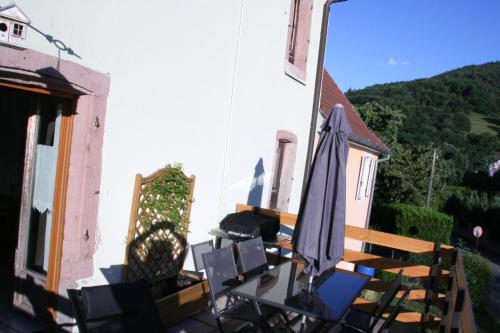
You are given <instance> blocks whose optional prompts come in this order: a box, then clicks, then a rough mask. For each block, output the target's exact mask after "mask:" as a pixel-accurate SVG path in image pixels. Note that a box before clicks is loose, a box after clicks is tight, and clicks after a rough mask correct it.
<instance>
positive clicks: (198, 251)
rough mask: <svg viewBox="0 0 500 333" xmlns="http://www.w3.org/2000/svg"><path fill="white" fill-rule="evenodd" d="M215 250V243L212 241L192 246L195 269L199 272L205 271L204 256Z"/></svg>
mask: <svg viewBox="0 0 500 333" xmlns="http://www.w3.org/2000/svg"><path fill="white" fill-rule="evenodd" d="M213 250H214V242H213V241H212V240H209V241H206V242H202V243H198V244H194V245H191V252H192V253H193V261H194V269H195V270H196V271H197V272H199V271H201V270H202V269H205V265H204V264H203V258H202V255H203V254H204V253H207V252H212V251H213Z"/></svg>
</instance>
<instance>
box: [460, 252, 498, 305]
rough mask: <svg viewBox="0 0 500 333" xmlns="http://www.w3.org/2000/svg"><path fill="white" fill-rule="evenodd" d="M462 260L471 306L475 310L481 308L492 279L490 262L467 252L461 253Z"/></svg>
mask: <svg viewBox="0 0 500 333" xmlns="http://www.w3.org/2000/svg"><path fill="white" fill-rule="evenodd" d="M462 260H463V263H464V270H465V276H466V279H467V284H468V287H469V293H470V297H471V300H472V305H473V306H474V307H475V308H477V309H479V308H482V307H483V306H484V305H485V301H486V295H487V291H488V288H489V286H490V283H491V280H492V278H493V272H492V270H491V266H490V262H489V261H488V260H486V259H485V258H483V257H481V256H480V255H478V254H474V253H471V252H467V251H463V252H462Z"/></svg>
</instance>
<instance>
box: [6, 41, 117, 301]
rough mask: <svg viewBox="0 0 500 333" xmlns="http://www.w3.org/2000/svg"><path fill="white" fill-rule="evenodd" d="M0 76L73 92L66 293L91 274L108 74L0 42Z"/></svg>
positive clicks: (62, 278)
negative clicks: (78, 281) (73, 109)
mask: <svg viewBox="0 0 500 333" xmlns="http://www.w3.org/2000/svg"><path fill="white" fill-rule="evenodd" d="M0 79H3V80H11V81H12V80H17V81H16V82H18V84H22V85H33V84H39V83H41V84H45V85H46V86H47V87H48V89H49V90H50V89H52V90H56V91H61V92H66V93H68V92H69V93H71V94H74V96H75V99H74V101H75V114H74V115H73V133H72V137H71V153H70V161H69V175H68V187H67V198H66V210H65V213H64V219H65V225H64V241H63V257H62V258H61V276H60V282H59V294H60V295H63V296H64V297H65V295H66V289H67V288H73V287H75V284H76V282H75V281H76V280H79V279H83V278H86V277H89V276H91V275H92V274H93V267H94V265H93V258H94V252H95V242H96V239H95V235H96V231H97V213H98V205H99V189H100V184H101V166H102V143H103V136H104V123H105V121H104V120H105V114H106V99H107V96H108V94H109V86H110V77H109V76H108V75H105V74H102V73H99V72H96V71H93V70H91V69H88V68H85V67H83V66H81V65H78V64H75V63H72V62H70V61H66V60H59V59H57V58H55V57H52V56H49V55H46V54H43V53H39V52H36V51H33V50H20V49H13V48H9V47H5V46H0ZM72 87H73V88H74V87H78V89H77V90H74V89H73V88H72ZM96 119H97V121H96ZM97 123H98V124H99V125H98V126H96V124H97Z"/></svg>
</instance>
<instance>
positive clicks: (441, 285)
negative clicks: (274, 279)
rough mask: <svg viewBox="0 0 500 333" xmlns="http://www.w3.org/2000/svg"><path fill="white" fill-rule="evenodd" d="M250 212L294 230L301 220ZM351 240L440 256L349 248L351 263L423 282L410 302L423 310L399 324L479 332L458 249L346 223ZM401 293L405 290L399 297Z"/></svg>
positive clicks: (367, 304)
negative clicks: (405, 256) (427, 259)
mask: <svg viewBox="0 0 500 333" xmlns="http://www.w3.org/2000/svg"><path fill="white" fill-rule="evenodd" d="M246 210H250V211H258V213H259V214H263V215H268V216H275V217H278V218H279V219H280V223H281V224H282V225H285V226H289V227H294V226H295V223H296V220H297V216H296V215H294V214H289V213H284V212H280V211H275V210H269V209H263V208H256V207H253V206H248V205H243V204H238V205H237V206H236V211H237V212H241V211H246ZM345 237H346V238H350V239H354V240H358V241H362V242H364V243H367V244H373V245H378V246H382V247H386V248H389V249H392V250H396V251H400V252H405V253H410V254H417V255H424V254H428V255H430V256H431V257H433V258H434V264H432V265H431V266H427V265H419V264H415V263H412V262H409V261H404V260H398V259H393V258H388V257H383V256H379V255H374V254H368V253H362V252H359V251H353V250H350V249H345V254H344V261H345V262H349V263H352V264H355V265H363V266H366V267H371V268H375V269H376V270H378V271H384V272H390V273H398V271H399V270H400V269H403V275H404V276H406V277H408V278H415V279H419V280H420V282H421V283H419V284H418V285H419V286H420V287H418V288H415V289H414V290H412V292H411V293H410V297H409V300H410V301H413V302H418V303H421V306H417V307H413V308H418V309H421V310H418V311H417V310H411V311H410V310H404V311H402V312H401V313H400V314H399V316H398V317H397V321H398V322H400V323H404V324H407V325H418V326H419V327H420V328H421V329H422V331H423V330H425V329H426V328H429V329H434V330H439V332H465V333H469V332H476V331H477V330H476V325H475V321H474V314H473V312H472V304H471V300H470V296H469V291H468V289H467V283H466V281H465V273H464V267H463V262H462V259H461V256H460V253H459V251H458V250H457V249H455V248H454V247H453V246H450V245H439V244H435V243H433V242H428V241H423V240H418V239H414V238H409V237H403V236H398V235H394V234H390V233H385V232H380V231H375V230H369V229H364V228H359V227H354V226H349V225H346V228H345ZM279 245H280V246H281V247H282V248H283V249H291V248H292V244H291V243H290V242H289V241H282V242H280V243H279ZM443 263H446V267H447V269H443V268H441V267H442V266H443ZM388 285H389V283H388V282H386V281H383V280H381V279H377V278H372V279H371V280H370V282H369V283H368V285H367V289H368V290H372V291H376V292H381V291H385V290H386V289H387V287H388ZM401 294H402V291H401V292H400V294H399V295H401ZM355 304H356V306H358V307H360V308H364V309H367V310H368V309H370V308H371V307H373V306H374V305H375V303H374V302H371V301H368V300H366V299H362V298H358V299H357V300H356V301H355Z"/></svg>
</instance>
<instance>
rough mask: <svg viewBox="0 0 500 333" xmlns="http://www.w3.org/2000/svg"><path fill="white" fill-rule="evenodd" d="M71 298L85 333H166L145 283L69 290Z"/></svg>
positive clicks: (78, 323)
mask: <svg viewBox="0 0 500 333" xmlns="http://www.w3.org/2000/svg"><path fill="white" fill-rule="evenodd" d="M68 295H69V297H70V300H71V303H72V304H73V309H74V311H75V319H76V322H77V325H78V329H79V331H80V332H82V333H97V332H110V333H112V332H130V333H135V332H137V333H142V332H162V331H164V327H163V324H162V321H161V318H160V314H159V313H158V309H157V307H156V304H155V303H154V301H153V298H152V297H151V292H150V290H149V287H148V285H147V283H146V281H145V280H139V281H135V282H129V283H117V284H109V285H101V286H95V287H84V288H82V289H81V290H74V289H70V290H68Z"/></svg>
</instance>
